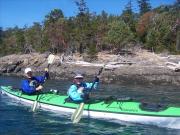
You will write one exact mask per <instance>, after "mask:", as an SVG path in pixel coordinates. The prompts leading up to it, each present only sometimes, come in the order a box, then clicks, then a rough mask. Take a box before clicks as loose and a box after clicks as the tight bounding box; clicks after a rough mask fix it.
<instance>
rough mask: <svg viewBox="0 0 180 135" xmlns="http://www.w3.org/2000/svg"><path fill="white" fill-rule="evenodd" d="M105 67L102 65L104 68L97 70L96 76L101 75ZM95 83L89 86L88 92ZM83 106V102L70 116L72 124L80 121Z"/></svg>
mask: <svg viewBox="0 0 180 135" xmlns="http://www.w3.org/2000/svg"><path fill="white" fill-rule="evenodd" d="M105 66H106V64H104V66H103V67H102V68H101V69H100V70H99V72H98V74H97V76H99V75H100V74H101V73H102V71H103V69H104V67H105ZM95 83H96V82H95V81H94V82H93V84H92V86H91V89H90V91H91V90H92V89H93V87H94V84H95ZM84 105H85V104H84V102H82V103H80V104H79V106H78V108H77V109H76V110H75V112H74V113H73V115H72V116H71V120H72V122H73V123H78V122H79V121H80V119H81V117H82V114H83V110H84Z"/></svg>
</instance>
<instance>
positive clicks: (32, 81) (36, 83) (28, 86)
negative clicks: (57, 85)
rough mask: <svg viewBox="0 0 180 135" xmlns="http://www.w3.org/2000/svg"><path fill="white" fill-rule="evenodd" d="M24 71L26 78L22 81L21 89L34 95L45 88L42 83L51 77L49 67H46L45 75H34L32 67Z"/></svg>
mask: <svg viewBox="0 0 180 135" xmlns="http://www.w3.org/2000/svg"><path fill="white" fill-rule="evenodd" d="M24 73H25V79H24V80H22V82H21V90H22V92H24V93H26V94H28V95H33V94H36V93H37V92H39V91H41V90H42V89H43V86H42V84H43V83H44V82H45V80H46V79H48V78H49V73H48V69H47V68H46V69H45V74H44V76H33V74H32V70H31V68H26V69H25V70H24Z"/></svg>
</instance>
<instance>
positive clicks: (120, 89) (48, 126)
mask: <svg viewBox="0 0 180 135" xmlns="http://www.w3.org/2000/svg"><path fill="white" fill-rule="evenodd" d="M21 79H22V78H20V77H12V76H9V77H8V76H0V85H11V86H14V87H19V86H20V81H21ZM70 84H71V82H70V81H57V80H49V81H47V82H46V84H45V85H44V89H45V90H49V89H51V88H52V89H57V90H59V92H60V93H62V94H66V90H67V89H68V87H69V86H70ZM109 95H116V96H117V95H118V96H120V97H122V96H123V97H127V96H128V97H133V98H135V99H136V100H137V101H145V102H157V103H163V104H171V105H175V106H180V98H179V97H180V90H179V88H178V87H177V86H157V85H156V86H155V85H148V86H147V85H146V86H143V85H141V86H139V85H126V86H119V85H115V84H102V85H100V88H99V90H98V91H96V92H94V93H93V96H97V97H99V96H109ZM70 117H71V116H70V115H69V114H65V113H57V112H51V111H46V110H40V109H39V110H37V111H36V112H34V113H33V112H32V110H31V107H29V106H26V105H24V104H22V103H20V102H17V101H15V100H13V99H10V98H9V97H7V96H5V95H0V135H180V130H179V129H171V128H164V127H161V126H162V125H159V126H153V125H145V124H135V123H129V122H122V121H118V122H117V121H108V120H100V119H88V118H84V117H83V118H82V119H81V121H80V122H79V123H78V124H73V123H72V122H71V120H70Z"/></svg>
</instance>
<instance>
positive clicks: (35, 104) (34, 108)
mask: <svg viewBox="0 0 180 135" xmlns="http://www.w3.org/2000/svg"><path fill="white" fill-rule="evenodd" d="M37 103H38V102H37V100H36V101H34V104H33V108H32V111H33V112H35V110H36V107H37Z"/></svg>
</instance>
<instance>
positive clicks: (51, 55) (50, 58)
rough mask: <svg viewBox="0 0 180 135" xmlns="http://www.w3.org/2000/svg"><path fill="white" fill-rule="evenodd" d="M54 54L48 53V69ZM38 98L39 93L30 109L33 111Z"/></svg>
mask: <svg viewBox="0 0 180 135" xmlns="http://www.w3.org/2000/svg"><path fill="white" fill-rule="evenodd" d="M54 58H55V56H54V55H53V54H50V55H49V57H48V66H47V68H48V69H49V66H50V65H51V64H52V63H53V61H54ZM38 98H39V94H38V95H37V97H36V100H35V101H34V104H33V107H32V111H33V112H35V110H36V107H37V103H38Z"/></svg>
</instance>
